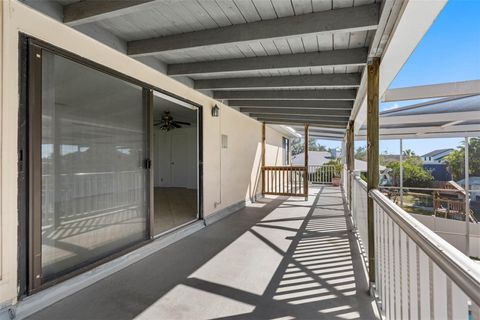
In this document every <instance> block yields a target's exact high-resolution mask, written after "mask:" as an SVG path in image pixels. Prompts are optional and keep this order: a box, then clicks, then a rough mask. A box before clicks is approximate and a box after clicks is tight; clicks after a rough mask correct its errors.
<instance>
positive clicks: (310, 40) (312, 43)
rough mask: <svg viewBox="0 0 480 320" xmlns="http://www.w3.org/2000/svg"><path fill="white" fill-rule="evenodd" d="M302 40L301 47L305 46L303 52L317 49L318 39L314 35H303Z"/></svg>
mask: <svg viewBox="0 0 480 320" xmlns="http://www.w3.org/2000/svg"><path fill="white" fill-rule="evenodd" d="M302 42H303V47H304V48H305V52H314V51H318V41H317V36H316V35H310V36H303V37H302Z"/></svg>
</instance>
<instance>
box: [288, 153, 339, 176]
mask: <svg viewBox="0 0 480 320" xmlns="http://www.w3.org/2000/svg"><path fill="white" fill-rule="evenodd" d="M304 159H305V152H302V153H299V154H297V155H295V156H293V157H292V165H294V166H303V165H304V164H305V162H304V161H305V160H304ZM333 159H335V158H334V157H333V156H332V154H331V153H330V152H329V151H308V165H309V166H322V165H324V164H326V163H327V162H328V161H330V160H333ZM312 170H313V171H315V170H314V169H312Z"/></svg>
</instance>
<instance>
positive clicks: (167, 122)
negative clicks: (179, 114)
mask: <svg viewBox="0 0 480 320" xmlns="http://www.w3.org/2000/svg"><path fill="white" fill-rule="evenodd" d="M182 125H185V126H189V125H191V124H190V122H183V121H175V120H173V117H172V116H171V115H170V111H165V112H164V113H163V115H162V118H161V119H160V120H159V121H158V122H156V123H155V124H154V126H155V127H157V126H160V130H162V131H170V130H172V129H175V128H181V127H182Z"/></svg>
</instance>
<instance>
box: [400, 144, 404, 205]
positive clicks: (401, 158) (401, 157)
mask: <svg viewBox="0 0 480 320" xmlns="http://www.w3.org/2000/svg"><path fill="white" fill-rule="evenodd" d="M400 207H402V208H403V139H400Z"/></svg>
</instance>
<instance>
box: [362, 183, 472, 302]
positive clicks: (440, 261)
mask: <svg viewBox="0 0 480 320" xmlns="http://www.w3.org/2000/svg"><path fill="white" fill-rule="evenodd" d="M370 197H372V198H373V200H374V201H375V202H376V203H377V204H378V205H379V206H380V207H381V208H382V209H383V210H384V211H385V213H386V214H388V216H389V217H390V218H391V219H392V220H393V221H395V223H396V224H397V225H398V226H399V227H400V228H401V229H402V230H403V231H404V232H405V233H406V234H407V235H408V236H409V237H410V238H411V239H412V240H413V241H414V242H415V243H416V244H417V245H418V247H419V248H420V249H422V250H423V251H424V252H425V254H427V256H428V257H429V258H430V259H432V260H433V261H434V262H435V263H436V264H437V265H438V267H439V268H441V269H442V270H443V272H445V274H446V275H447V276H448V277H449V278H450V279H451V280H452V281H453V282H454V283H455V284H456V285H457V286H458V287H459V288H460V289H461V290H462V291H463V292H464V293H465V294H466V295H467V296H469V297H470V299H472V300H473V301H474V302H475V303H476V304H477V305H480V267H479V266H478V265H477V264H476V263H475V262H473V261H472V260H471V259H470V258H468V257H467V256H465V255H464V254H463V253H461V252H460V251H458V250H457V249H456V248H455V247H454V246H452V245H451V244H449V243H448V242H447V241H445V240H444V239H442V238H441V237H440V236H439V235H437V234H436V233H434V232H433V231H431V230H430V229H429V228H428V227H426V226H425V225H423V224H422V223H420V222H419V221H418V220H417V219H415V218H413V217H412V216H411V215H410V214H408V213H407V212H405V211H404V210H403V209H402V208H400V207H399V206H397V205H396V204H394V203H393V202H392V201H391V200H390V199H388V198H387V197H386V196H385V195H384V194H383V193H381V192H380V191H379V190H376V189H374V190H371V191H370Z"/></svg>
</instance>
